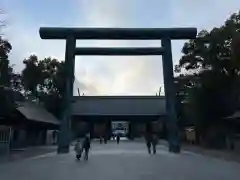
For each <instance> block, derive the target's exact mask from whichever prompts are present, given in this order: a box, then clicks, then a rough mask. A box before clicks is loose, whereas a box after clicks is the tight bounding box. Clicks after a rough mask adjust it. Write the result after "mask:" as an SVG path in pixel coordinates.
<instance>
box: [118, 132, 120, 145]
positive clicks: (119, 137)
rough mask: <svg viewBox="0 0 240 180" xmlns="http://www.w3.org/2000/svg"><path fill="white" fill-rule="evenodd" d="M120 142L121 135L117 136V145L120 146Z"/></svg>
mask: <svg viewBox="0 0 240 180" xmlns="http://www.w3.org/2000/svg"><path fill="white" fill-rule="evenodd" d="M119 141H120V134H119V133H118V134H117V144H119Z"/></svg>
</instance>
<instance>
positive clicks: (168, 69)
mask: <svg viewBox="0 0 240 180" xmlns="http://www.w3.org/2000/svg"><path fill="white" fill-rule="evenodd" d="M161 43H162V47H163V48H164V50H165V52H164V54H163V56H162V60H163V76H164V86H165V97H166V111H167V119H168V121H167V127H168V128H167V129H168V143H169V151H170V152H175V153H178V152H180V142H179V133H178V132H179V130H178V127H177V116H176V109H175V100H176V93H175V87H174V76H173V62H172V47H171V39H170V38H164V39H162V41H161Z"/></svg>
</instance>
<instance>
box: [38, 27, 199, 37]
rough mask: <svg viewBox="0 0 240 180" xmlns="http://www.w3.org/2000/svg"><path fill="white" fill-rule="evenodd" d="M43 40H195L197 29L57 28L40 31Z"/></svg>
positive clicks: (46, 28) (45, 28)
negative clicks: (70, 37) (68, 38)
mask: <svg viewBox="0 0 240 180" xmlns="http://www.w3.org/2000/svg"><path fill="white" fill-rule="evenodd" d="M39 33H40V36H41V38H42V39H67V37H69V36H73V37H75V38H76V39H132V40H153V39H163V38H169V39H173V40H174V39H176V40H177V39H194V38H196V34H197V29H196V28H61V27H60V28H58V27H57V28H56V27H42V28H40V30H39Z"/></svg>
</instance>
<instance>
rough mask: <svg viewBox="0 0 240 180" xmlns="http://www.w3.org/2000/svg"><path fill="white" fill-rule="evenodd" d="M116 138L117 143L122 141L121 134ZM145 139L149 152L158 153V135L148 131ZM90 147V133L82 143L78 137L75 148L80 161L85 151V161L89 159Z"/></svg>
mask: <svg viewBox="0 0 240 180" xmlns="http://www.w3.org/2000/svg"><path fill="white" fill-rule="evenodd" d="M116 140H117V143H118V144H119V141H120V136H119V135H118V136H116ZM145 140H146V145H147V149H148V153H149V154H151V153H152V152H153V154H156V145H157V142H158V137H157V135H155V134H153V133H146V134H145ZM90 147H91V140H90V135H89V134H87V135H85V137H84V139H83V141H82V143H81V142H80V140H79V139H78V140H77V143H76V144H75V148H74V150H75V152H76V159H77V160H78V161H79V160H80V159H81V157H82V154H83V153H84V158H83V159H84V160H85V161H87V160H88V153H89V149H90ZM151 149H152V150H151Z"/></svg>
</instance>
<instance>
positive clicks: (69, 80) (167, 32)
mask: <svg viewBox="0 0 240 180" xmlns="http://www.w3.org/2000/svg"><path fill="white" fill-rule="evenodd" d="M196 35H197V29H196V28H150V29H149V28H61V27H60V28H58V27H57V28H52V27H51V28H50V27H42V28H40V37H41V38H42V39H65V40H66V52H65V63H66V67H67V68H66V71H67V76H66V78H65V80H64V81H65V84H66V89H65V93H64V96H63V112H62V118H61V126H60V133H59V142H58V153H68V152H69V144H70V118H71V103H72V97H73V82H74V66H75V56H76V55H81V56H83V55H98V56H100V55H104V56H116V55H117V56H133V55H134V56H143V55H162V60H163V76H164V87H165V96H166V110H167V117H168V132H169V135H168V142H169V151H170V152H175V153H177V152H180V137H179V130H178V127H177V116H176V110H175V95H176V92H175V88H174V77H173V62H172V48H171V40H179V39H194V38H196ZM77 39H111V40H116V39H122V40H123V39H128V40H156V39H159V40H161V47H159V48H151V47H147V48H141V47H134V48H98V47H96V48H78V47H76V40H77Z"/></svg>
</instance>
